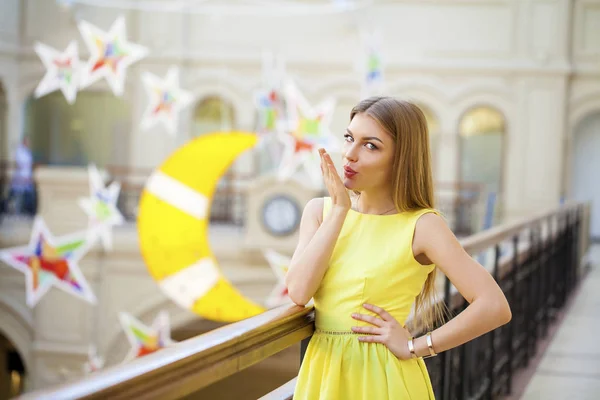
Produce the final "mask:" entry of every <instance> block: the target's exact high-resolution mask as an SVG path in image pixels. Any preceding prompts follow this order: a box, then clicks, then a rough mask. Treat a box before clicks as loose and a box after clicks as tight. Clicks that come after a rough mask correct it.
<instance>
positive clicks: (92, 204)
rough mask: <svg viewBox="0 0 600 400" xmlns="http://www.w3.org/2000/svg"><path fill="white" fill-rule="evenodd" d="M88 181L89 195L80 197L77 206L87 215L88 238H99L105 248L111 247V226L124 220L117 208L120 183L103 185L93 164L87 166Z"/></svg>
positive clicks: (91, 239) (109, 248)
mask: <svg viewBox="0 0 600 400" xmlns="http://www.w3.org/2000/svg"><path fill="white" fill-rule="evenodd" d="M88 174H89V181H90V197H87V198H80V199H79V206H80V207H81V208H83V210H84V211H85V213H86V214H87V216H88V217H89V228H88V233H89V239H90V241H93V240H95V239H96V238H98V237H99V238H100V239H101V241H102V245H103V247H104V248H105V249H106V250H111V249H112V227H113V226H115V225H121V224H123V222H124V221H125V219H124V218H123V215H122V214H121V212H120V211H119V209H118V208H117V200H118V199H119V192H120V190H121V185H120V184H119V183H118V182H112V183H111V184H110V185H109V186H108V187H105V186H104V183H103V180H102V177H101V176H100V173H99V172H98V169H97V168H96V166H94V165H89V166H88Z"/></svg>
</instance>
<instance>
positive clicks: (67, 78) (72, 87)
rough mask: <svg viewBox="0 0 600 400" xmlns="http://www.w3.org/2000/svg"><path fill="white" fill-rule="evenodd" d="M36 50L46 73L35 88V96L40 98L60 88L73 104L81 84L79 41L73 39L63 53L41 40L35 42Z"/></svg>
mask: <svg viewBox="0 0 600 400" xmlns="http://www.w3.org/2000/svg"><path fill="white" fill-rule="evenodd" d="M34 50H35V52H36V53H37V55H38V56H39V57H40V59H41V60H42V63H43V64H44V66H45V67H46V74H45V75H44V77H43V78H42V80H41V81H40V83H39V85H38V86H37V88H36V89H35V93H34V96H35V98H36V99H37V98H40V97H42V96H45V95H47V94H48V93H51V92H54V91H55V90H59V89H60V91H61V92H62V93H63V95H64V96H65V98H66V99H67V102H68V103H69V104H73V103H74V102H75V98H76V97H77V89H78V85H79V55H78V51H77V42H75V41H72V42H71V43H69V46H67V48H66V50H65V51H64V52H62V53H60V52H59V51H57V50H56V49H53V48H52V47H50V46H46V45H45V44H43V43H39V42H38V43H36V44H35V47H34Z"/></svg>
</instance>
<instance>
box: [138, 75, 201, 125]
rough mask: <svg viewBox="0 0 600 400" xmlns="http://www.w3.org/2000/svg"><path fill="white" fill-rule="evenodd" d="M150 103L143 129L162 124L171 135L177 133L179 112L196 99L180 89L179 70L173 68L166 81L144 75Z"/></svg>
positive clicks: (143, 121)
mask: <svg viewBox="0 0 600 400" xmlns="http://www.w3.org/2000/svg"><path fill="white" fill-rule="evenodd" d="M142 81H143V82H144V86H145V87H146V92H147V93H148V96H150V103H149V105H148V107H147V108H146V111H145V113H144V115H143V117H142V129H144V130H147V129H150V128H151V127H153V126H154V125H155V124H156V123H158V122H162V123H163V124H164V126H165V127H166V128H167V131H168V132H169V133H170V134H171V135H175V133H176V132H177V125H178V122H179V112H180V111H181V110H182V109H183V108H185V107H187V106H189V105H190V104H191V103H192V101H193V99H194V97H193V95H192V94H191V93H190V92H187V91H185V90H182V89H181V88H180V87H179V70H178V69H177V68H176V67H171V68H170V69H169V71H168V72H167V76H166V77H165V79H164V80H163V79H160V78H159V77H157V76H156V75H154V74H151V73H149V72H146V73H144V74H143V75H142Z"/></svg>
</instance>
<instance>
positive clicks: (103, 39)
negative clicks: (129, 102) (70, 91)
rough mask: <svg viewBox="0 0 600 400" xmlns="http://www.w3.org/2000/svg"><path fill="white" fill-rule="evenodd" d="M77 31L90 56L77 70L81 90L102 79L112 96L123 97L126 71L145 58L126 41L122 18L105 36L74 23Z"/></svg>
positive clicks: (84, 23)
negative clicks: (110, 90)
mask: <svg viewBox="0 0 600 400" xmlns="http://www.w3.org/2000/svg"><path fill="white" fill-rule="evenodd" d="M78 27H79V31H80V33H81V36H82V37H83V40H84V42H85V44H86V46H87V48H88V50H89V52H90V58H89V60H88V61H87V63H86V64H85V65H84V66H83V68H82V70H81V76H80V81H81V85H80V87H81V88H85V87H88V86H90V85H92V84H93V83H95V82H97V81H98V80H100V79H102V78H105V79H106V81H107V83H108V85H109V86H110V88H111V89H112V91H113V93H114V94H115V95H116V96H121V95H123V92H124V89H125V79H126V74H127V68H128V67H129V66H130V65H132V64H133V63H135V62H137V61H139V60H141V59H142V58H144V57H145V56H146V55H148V52H149V51H148V49H147V48H145V47H143V46H140V45H138V44H135V43H131V42H128V41H127V33H126V28H125V18H123V17H122V16H121V17H119V18H117V20H116V21H115V22H114V23H113V25H112V26H111V28H110V30H109V31H108V32H105V31H103V30H101V29H99V28H97V27H96V26H94V25H92V24H90V23H89V22H87V21H80V22H79V23H78Z"/></svg>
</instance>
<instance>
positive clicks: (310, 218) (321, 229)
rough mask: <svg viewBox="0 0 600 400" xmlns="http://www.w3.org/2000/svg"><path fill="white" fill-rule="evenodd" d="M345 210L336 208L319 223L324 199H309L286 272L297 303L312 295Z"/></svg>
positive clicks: (289, 286)
mask: <svg viewBox="0 0 600 400" xmlns="http://www.w3.org/2000/svg"><path fill="white" fill-rule="evenodd" d="M347 212H348V211H347V210H344V209H341V208H338V207H335V208H332V210H331V212H330V213H329V214H328V215H327V217H326V218H325V219H324V221H323V222H322V223H321V222H320V220H321V216H322V213H323V199H322V198H318V199H312V200H311V201H309V202H308V204H307V205H306V207H305V208H304V212H303V214H302V221H301V222H300V238H299V240H298V246H297V247H296V251H295V252H294V255H293V257H292V262H291V264H290V266H289V269H288V272H287V275H286V285H287V288H288V294H289V296H290V298H291V299H292V301H293V302H294V303H296V304H298V305H301V306H303V305H305V304H306V303H308V302H309V300H310V299H311V298H312V297H313V295H314V294H315V292H316V291H317V289H318V288H319V285H320V283H321V280H322V279H323V276H324V275H325V271H326V270H327V266H328V263H329V259H330V258H331V254H332V253H333V249H334V247H335V243H336V241H337V238H338V236H339V234H340V231H341V230H342V226H343V224H344V219H345V218H346V213H347Z"/></svg>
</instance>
